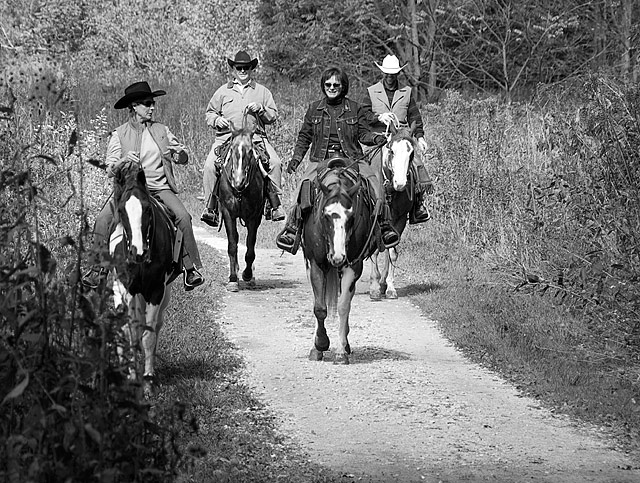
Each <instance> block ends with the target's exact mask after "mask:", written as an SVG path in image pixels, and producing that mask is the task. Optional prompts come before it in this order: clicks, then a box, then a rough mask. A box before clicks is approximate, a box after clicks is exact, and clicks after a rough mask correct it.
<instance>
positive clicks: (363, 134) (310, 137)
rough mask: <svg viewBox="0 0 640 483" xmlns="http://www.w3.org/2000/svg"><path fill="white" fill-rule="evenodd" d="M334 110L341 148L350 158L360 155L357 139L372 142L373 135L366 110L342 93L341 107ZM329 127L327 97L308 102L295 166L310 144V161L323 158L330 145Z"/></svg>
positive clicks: (365, 142)
mask: <svg viewBox="0 0 640 483" xmlns="http://www.w3.org/2000/svg"><path fill="white" fill-rule="evenodd" d="M337 112H338V116H337V118H336V124H337V127H338V138H339V139H340V144H341V146H342V151H343V152H344V153H345V154H346V155H347V156H348V157H349V158H351V159H360V158H362V157H363V156H364V154H363V153H362V148H361V146H360V143H362V144H364V145H367V146H373V145H375V142H374V138H375V136H376V134H375V133H373V132H371V130H370V128H369V124H368V123H367V117H366V111H365V110H364V108H363V107H362V106H361V105H360V104H358V103H357V102H355V101H353V100H351V99H349V98H348V97H345V98H344V99H343V101H342V109H339V110H338V111H337ZM330 129H331V123H330V117H329V111H328V109H327V101H326V99H322V100H320V101H315V102H313V103H311V105H310V106H309V109H307V113H306V114H305V115H304V123H303V124H302V127H301V128H300V132H299V133H298V140H297V141H296V146H295V148H294V151H293V158H292V159H291V163H293V164H294V166H298V165H299V164H300V163H301V162H302V159H303V158H304V155H305V154H306V153H307V150H308V149H309V146H311V153H310V154H309V161H311V162H312V163H317V162H319V161H322V160H323V159H325V157H326V155H327V148H328V146H329V131H330Z"/></svg>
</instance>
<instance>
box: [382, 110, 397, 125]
mask: <svg viewBox="0 0 640 483" xmlns="http://www.w3.org/2000/svg"><path fill="white" fill-rule="evenodd" d="M394 117H395V116H394V115H393V113H392V112H383V113H382V114H379V115H378V120H379V121H380V122H382V123H384V124H385V125H387V126H388V125H389V124H391V123H392V122H393V119H394Z"/></svg>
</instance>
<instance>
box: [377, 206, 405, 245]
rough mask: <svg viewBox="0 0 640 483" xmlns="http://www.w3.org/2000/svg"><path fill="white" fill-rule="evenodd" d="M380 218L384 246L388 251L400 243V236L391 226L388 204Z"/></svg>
mask: <svg viewBox="0 0 640 483" xmlns="http://www.w3.org/2000/svg"><path fill="white" fill-rule="evenodd" d="M380 216H381V218H380V221H379V224H380V232H381V235H382V244H383V245H384V247H385V248H386V249H387V250H389V249H390V248H393V247H395V246H396V245H397V244H398V243H400V234H399V233H398V231H397V230H396V229H395V228H394V227H393V225H392V224H391V212H390V210H389V206H388V205H387V204H386V203H385V204H383V205H382V213H381V214H380Z"/></svg>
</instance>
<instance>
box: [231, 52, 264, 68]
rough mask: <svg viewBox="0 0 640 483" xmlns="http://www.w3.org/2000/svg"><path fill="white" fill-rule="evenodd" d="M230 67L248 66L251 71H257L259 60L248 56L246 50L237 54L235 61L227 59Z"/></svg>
mask: <svg viewBox="0 0 640 483" xmlns="http://www.w3.org/2000/svg"><path fill="white" fill-rule="evenodd" d="M227 62H229V65H230V66H231V67H235V66H236V65H247V66H249V68H250V69H255V68H256V65H258V59H253V60H252V59H251V56H250V55H249V54H247V53H246V52H245V51H244V50H240V51H239V52H238V53H237V54H236V58H235V59H233V60H232V59H227Z"/></svg>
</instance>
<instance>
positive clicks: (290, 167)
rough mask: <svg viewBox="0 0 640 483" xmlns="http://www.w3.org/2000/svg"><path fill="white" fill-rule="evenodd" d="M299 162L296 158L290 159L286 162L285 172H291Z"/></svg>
mask: <svg viewBox="0 0 640 483" xmlns="http://www.w3.org/2000/svg"><path fill="white" fill-rule="evenodd" d="M299 164H300V161H298V160H297V159H292V160H291V161H289V164H287V173H289V174H293V173H294V172H295V170H296V168H297V167H298V165H299Z"/></svg>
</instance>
